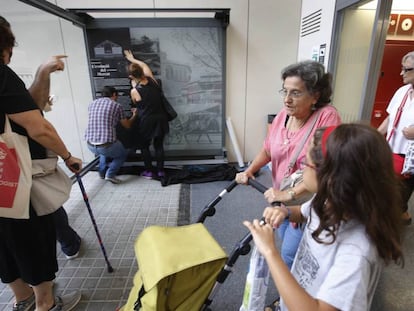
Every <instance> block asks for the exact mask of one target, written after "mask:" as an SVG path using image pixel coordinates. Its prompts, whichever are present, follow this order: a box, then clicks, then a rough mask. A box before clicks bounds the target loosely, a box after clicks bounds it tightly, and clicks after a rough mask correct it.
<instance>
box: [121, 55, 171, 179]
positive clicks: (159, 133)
mask: <svg viewBox="0 0 414 311" xmlns="http://www.w3.org/2000/svg"><path fill="white" fill-rule="evenodd" d="M125 56H126V58H127V59H128V60H129V61H130V62H131V64H130V65H129V66H128V74H129V78H130V79H131V84H132V87H133V88H132V90H131V99H132V101H133V102H134V103H135V104H136V105H137V110H138V119H137V121H136V122H135V125H134V126H133V130H132V131H133V133H134V134H135V133H136V134H137V135H138V137H137V140H136V141H137V145H138V146H137V147H139V148H140V149H141V152H142V156H143V158H144V166H145V170H144V172H143V173H142V174H141V175H142V176H143V177H145V178H153V177H154V172H153V168H152V159H151V152H150V149H149V148H150V145H151V143H153V146H154V150H155V159H156V161H157V172H156V173H157V177H158V178H163V177H164V176H165V171H164V137H165V135H166V134H167V133H168V132H169V126H168V120H167V116H166V114H165V112H164V110H163V107H162V97H161V87H160V85H159V84H158V82H157V81H156V80H155V78H154V75H153V73H152V71H151V69H150V68H149V66H148V65H147V64H146V63H144V62H143V61H140V60H137V59H135V58H134V56H133V55H132V52H131V51H125Z"/></svg>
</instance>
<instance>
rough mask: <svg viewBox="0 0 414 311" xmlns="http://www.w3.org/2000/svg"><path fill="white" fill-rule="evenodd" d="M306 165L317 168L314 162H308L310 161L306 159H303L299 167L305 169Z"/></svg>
mask: <svg viewBox="0 0 414 311" xmlns="http://www.w3.org/2000/svg"><path fill="white" fill-rule="evenodd" d="M305 167H309V168H311V169H313V170H317V167H316V166H315V165H313V164H310V163H308V161H307V160H306V159H303V160H302V161H300V163H299V169H301V170H303V169H304V168H305Z"/></svg>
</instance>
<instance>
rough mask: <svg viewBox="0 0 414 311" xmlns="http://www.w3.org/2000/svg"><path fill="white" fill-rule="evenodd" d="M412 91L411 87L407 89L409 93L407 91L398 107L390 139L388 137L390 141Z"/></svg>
mask: <svg viewBox="0 0 414 311" xmlns="http://www.w3.org/2000/svg"><path fill="white" fill-rule="evenodd" d="M411 91H412V88H409V89H408V90H407V93H405V95H404V98H403V100H402V101H401V104H400V106H399V107H398V109H397V114H396V115H395V119H394V124H393V125H392V129H391V132H390V135H389V136H388V139H387V140H388V141H390V140H391V137H392V136H393V135H394V133H395V130H396V129H397V126H398V123H399V122H400V119H401V115H402V112H403V110H404V106H405V103H406V102H407V98H408V95H409V94H410V92H411Z"/></svg>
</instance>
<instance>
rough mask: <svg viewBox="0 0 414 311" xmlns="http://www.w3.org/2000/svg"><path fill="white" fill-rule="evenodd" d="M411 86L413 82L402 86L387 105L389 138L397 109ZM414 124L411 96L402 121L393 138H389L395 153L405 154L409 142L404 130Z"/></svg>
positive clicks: (413, 104) (413, 100)
mask: <svg viewBox="0 0 414 311" xmlns="http://www.w3.org/2000/svg"><path fill="white" fill-rule="evenodd" d="M410 88H411V84H407V85H404V86H402V87H400V88H399V89H398V90H397V91H396V92H395V94H394V96H393V97H392V98H391V101H390V103H389V104H388V107H387V113H388V114H389V122H388V128H387V140H388V138H389V136H390V133H391V131H392V127H393V125H394V120H395V117H396V116H397V109H398V107H400V105H401V102H402V100H403V98H404V96H405V94H406V93H407V91H408V90H409V89H410ZM411 125H414V97H413V99H411V100H410V97H408V98H407V101H406V103H405V105H404V109H403V111H402V114H401V118H400V121H399V122H398V125H397V128H396V130H395V132H394V134H393V135H392V137H391V139H390V140H389V144H390V146H391V149H392V151H393V152H394V153H402V154H405V153H406V151H407V148H408V145H407V144H408V142H410V140H407V139H406V138H405V137H404V135H403V133H402V130H403V128H404V127H407V126H411Z"/></svg>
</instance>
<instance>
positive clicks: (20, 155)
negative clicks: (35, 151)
mask: <svg viewBox="0 0 414 311" xmlns="http://www.w3.org/2000/svg"><path fill="white" fill-rule="evenodd" d="M31 161H32V160H31V157H30V151H29V144H28V141H27V137H25V136H22V135H19V134H17V133H14V132H12V129H11V126H10V122H9V118H8V117H7V115H6V116H5V125H4V133H3V134H1V135H0V193H1V196H0V217H5V218H15V219H28V218H29V204H30V188H31V186H32V162H31Z"/></svg>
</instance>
